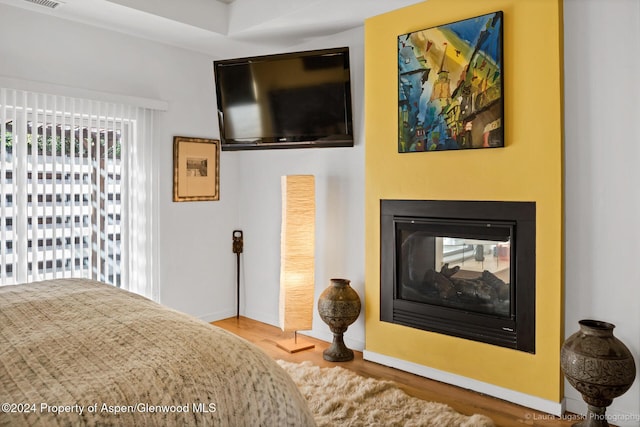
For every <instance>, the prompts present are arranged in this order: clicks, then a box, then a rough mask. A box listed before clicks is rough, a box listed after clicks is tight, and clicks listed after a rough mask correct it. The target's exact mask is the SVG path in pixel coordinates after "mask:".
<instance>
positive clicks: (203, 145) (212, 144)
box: [173, 136, 220, 202]
mask: <svg viewBox="0 0 640 427" xmlns="http://www.w3.org/2000/svg"><path fill="white" fill-rule="evenodd" d="M207 200H220V141H219V140H217V139H205V138H189V137H185V136H174V137H173V201H174V202H194V201H207Z"/></svg>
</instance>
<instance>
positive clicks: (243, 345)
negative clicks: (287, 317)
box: [0, 279, 315, 427]
mask: <svg viewBox="0 0 640 427" xmlns="http://www.w3.org/2000/svg"><path fill="white" fill-rule="evenodd" d="M0 404H2V410H1V411H0V426H4V425H10V426H20V425H30V426H75V425H126V426H134V425H135V426H147V425H152V426H153V425H162V426H197V425H211V426H230V427H241V426H296V427H301V426H313V425H315V424H314V421H313V417H312V415H311V412H310V411H309V409H308V407H307V404H306V401H305V400H304V398H303V397H302V395H301V394H300V392H299V391H298V389H297V388H296V386H295V384H294V383H293V381H292V380H291V378H290V377H289V376H288V375H287V373H286V372H285V371H284V370H283V369H282V368H281V367H280V366H278V365H277V363H276V362H275V361H274V360H272V359H271V358H270V357H269V356H268V355H267V354H266V353H264V352H263V351H262V350H260V349H259V348H257V347H256V346H254V345H253V344H251V343H249V342H248V341H245V340H244V339H242V338H239V337H237V336H235V335H233V334H231V333H229V332H227V331H225V330H222V329H220V328H218V327H215V326H213V325H210V324H208V323H205V322H203V321H200V320H198V319H195V318H193V317H191V316H188V315H186V314H183V313H180V312H177V311H174V310H171V309H169V308H167V307H164V306H162V305H160V304H157V303H155V302H153V301H151V300H149V299H146V298H144V297H141V296H139V295H136V294H133V293H130V292H127V291H124V290H121V289H118V288H115V287H113V286H110V285H106V284H102V283H99V282H95V281H90V280H84V279H60V280H50V281H44V282H37V283H32V284H25V285H15V286H3V287H0Z"/></svg>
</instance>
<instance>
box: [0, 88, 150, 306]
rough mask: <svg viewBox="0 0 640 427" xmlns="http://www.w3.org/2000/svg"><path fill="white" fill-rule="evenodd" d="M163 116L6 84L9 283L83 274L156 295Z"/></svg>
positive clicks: (3, 232) (2, 191)
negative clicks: (156, 193) (156, 153)
mask: <svg viewBox="0 0 640 427" xmlns="http://www.w3.org/2000/svg"><path fill="white" fill-rule="evenodd" d="M154 116H155V111H154V110H151V109H147V108H141V107H134V106H127V105H121V104H115V103H108V102H101V101H93V100H86V99H77V98H69V97H63V96H56V95H46V94H39V93H33V92H27V91H20V90H12V89H5V88H0V285H11V284H18V283H28V282H34V281H39V280H47V279H54V278H68V277H82V278H90V279H95V280H99V281H102V282H106V283H110V284H113V285H114V286H118V287H121V288H124V289H127V290H130V291H133V292H136V293H139V294H141V295H144V296H147V297H150V298H153V297H155V296H156V295H155V289H154V283H153V277H154V275H153V272H152V269H153V258H154V257H153V255H152V250H153V241H152V236H153V233H152V231H153V228H152V227H153V203H154V200H153V188H152V179H151V176H152V170H153V167H154V165H153V156H152V155H151V148H150V143H151V141H152V129H153V119H154Z"/></svg>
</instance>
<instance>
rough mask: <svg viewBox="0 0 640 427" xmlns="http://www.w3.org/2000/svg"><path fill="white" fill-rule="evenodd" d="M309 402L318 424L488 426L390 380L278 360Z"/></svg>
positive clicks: (329, 426) (489, 424) (485, 419)
mask: <svg viewBox="0 0 640 427" xmlns="http://www.w3.org/2000/svg"><path fill="white" fill-rule="evenodd" d="M278 364H279V365H280V366H282V367H283V368H284V370H285V371H287V372H288V373H289V375H291V377H292V378H293V381H294V382H295V383H296V384H297V385H298V388H299V389H300V391H301V392H302V395H303V396H304V397H305V398H306V399H307V401H308V402H309V407H310V408H311V412H312V413H313V414H314V416H315V420H316V422H317V423H318V426H319V427H335V426H340V427H343V426H348V427H394V426H403V427H427V426H433V427H454V426H455V427H458V426H461V427H494V426H495V425H494V423H493V421H492V420H491V419H489V418H488V417H486V416H484V415H478V414H476V415H472V416H466V415H462V414H460V413H458V412H456V411H454V410H453V409H452V408H451V407H449V406H447V405H445V404H442V403H434V402H427V401H425V400H421V399H418V398H416V397H412V396H409V395H407V394H406V393H405V392H404V391H402V390H401V389H400V388H398V386H397V385H396V384H395V383H394V382H392V381H381V380H376V379H373V378H365V377H362V376H360V375H357V374H355V373H354V372H352V371H350V370H348V369H344V368H341V367H338V366H337V367H334V368H320V367H318V366H315V365H313V364H312V363H311V362H302V363H291V362H286V361H284V360H278Z"/></svg>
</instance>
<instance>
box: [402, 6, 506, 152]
mask: <svg viewBox="0 0 640 427" xmlns="http://www.w3.org/2000/svg"><path fill="white" fill-rule="evenodd" d="M502 55H503V49H502V12H494V13H490V14H487V15H482V16H478V17H475V18H470V19H465V20H463V21H457V22H453V23H451V24H446V25H441V26H438V27H433V28H428V29H425V30H419V31H414V32H411V33H407V34H402V35H400V36H398V152H400V153H407V152H417V151H439V150H459V149H469V148H495V147H504V104H503V98H504V96H503V74H502V62H503V58H502Z"/></svg>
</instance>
